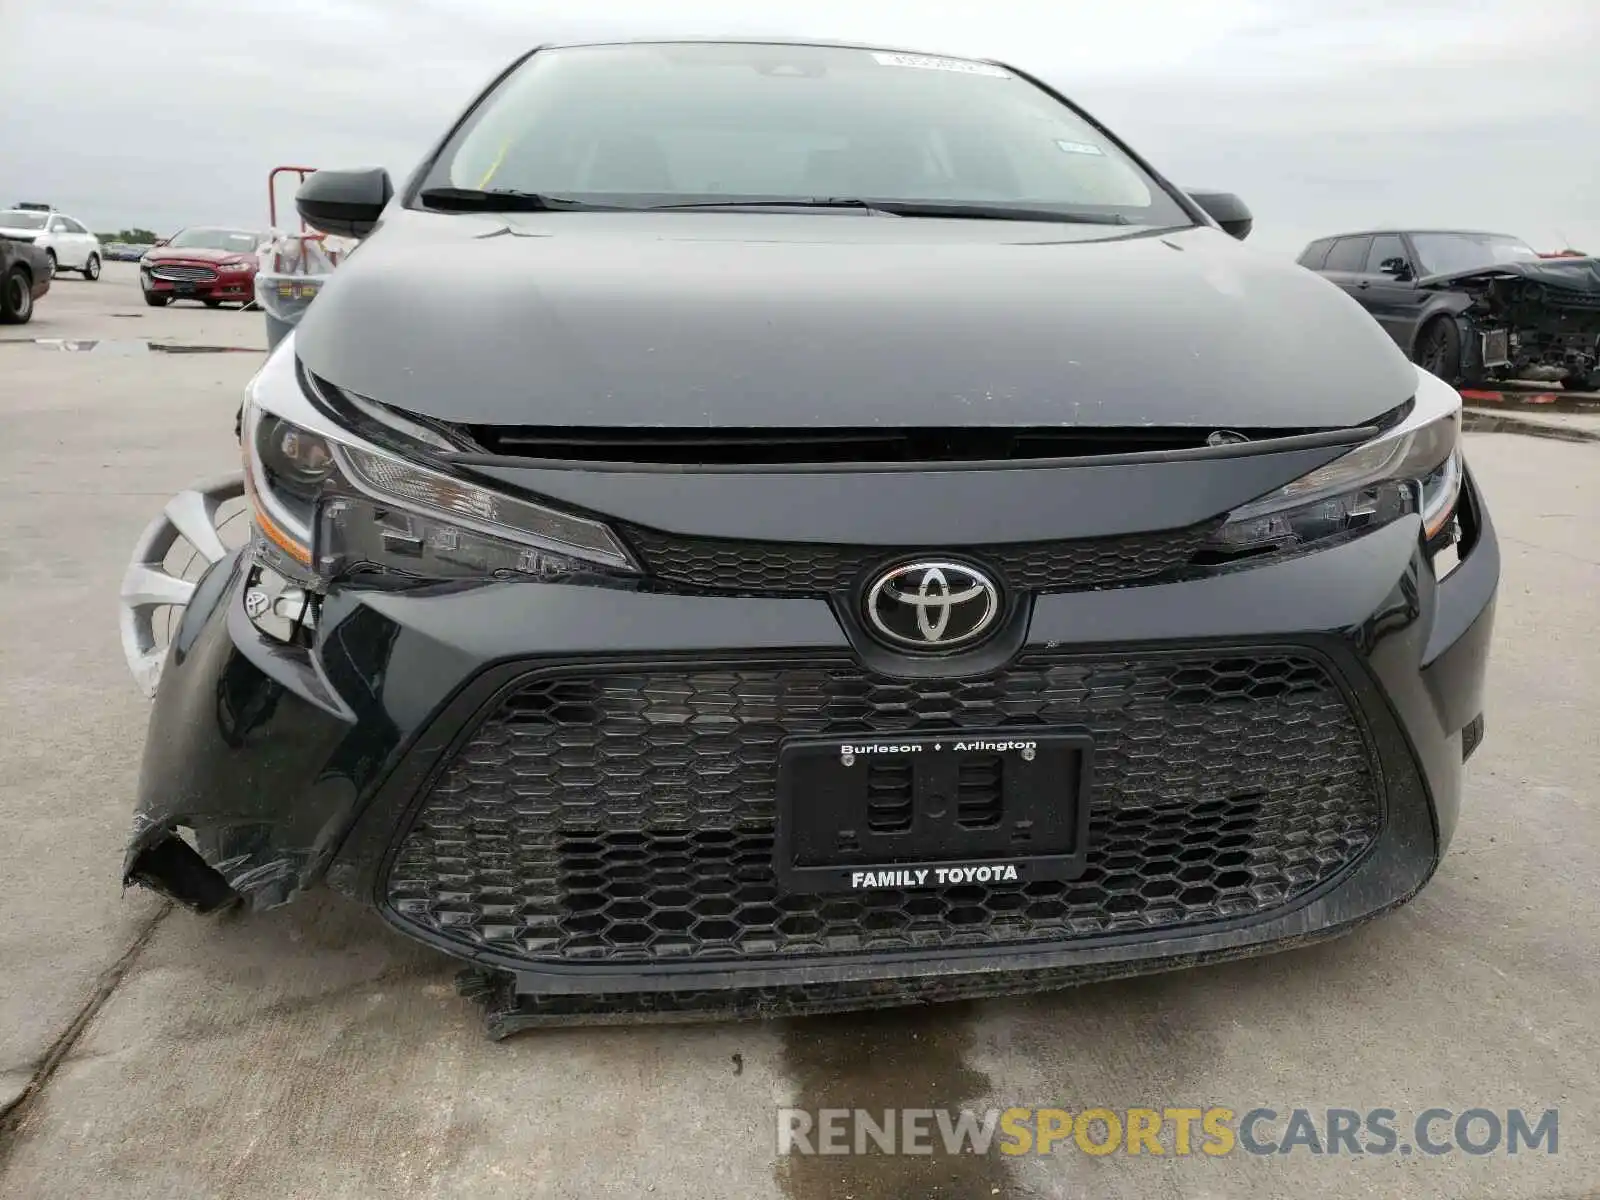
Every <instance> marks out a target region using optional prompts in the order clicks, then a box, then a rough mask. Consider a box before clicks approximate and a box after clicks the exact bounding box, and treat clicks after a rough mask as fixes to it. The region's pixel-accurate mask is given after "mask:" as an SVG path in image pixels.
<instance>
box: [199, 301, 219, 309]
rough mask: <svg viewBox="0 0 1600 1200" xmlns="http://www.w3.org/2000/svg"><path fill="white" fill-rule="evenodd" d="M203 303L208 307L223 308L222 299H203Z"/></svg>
mask: <svg viewBox="0 0 1600 1200" xmlns="http://www.w3.org/2000/svg"><path fill="white" fill-rule="evenodd" d="M201 303H202V304H204V305H205V306H206V307H207V308H221V307H222V301H221V300H203V301H201Z"/></svg>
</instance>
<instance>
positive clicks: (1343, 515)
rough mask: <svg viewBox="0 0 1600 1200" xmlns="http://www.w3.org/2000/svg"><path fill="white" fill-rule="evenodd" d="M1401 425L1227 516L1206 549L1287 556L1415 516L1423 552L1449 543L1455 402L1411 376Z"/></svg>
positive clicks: (1454, 489)
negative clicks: (1413, 388)
mask: <svg viewBox="0 0 1600 1200" xmlns="http://www.w3.org/2000/svg"><path fill="white" fill-rule="evenodd" d="M1417 376H1418V382H1417V393H1416V396H1415V397H1414V400H1413V403H1412V407H1411V411H1410V412H1409V413H1407V414H1406V417H1405V419H1404V420H1402V421H1400V422H1399V423H1398V424H1396V425H1395V426H1394V427H1393V428H1391V429H1387V430H1385V431H1384V432H1383V433H1381V434H1379V435H1378V436H1377V437H1375V438H1373V439H1372V440H1371V441H1369V442H1365V443H1363V444H1362V445H1360V446H1358V447H1357V448H1356V449H1354V450H1352V451H1350V452H1349V453H1348V454H1344V455H1341V456H1340V457H1339V458H1336V459H1334V460H1333V461H1332V462H1330V463H1328V464H1327V465H1326V466H1322V467H1318V468H1317V469H1316V470H1315V471H1312V472H1311V473H1310V474H1308V475H1304V476H1302V477H1301V478H1299V479H1296V480H1294V481H1293V482H1292V483H1288V484H1285V485H1284V486H1283V487H1281V488H1278V489H1277V490H1276V491H1273V492H1270V493H1268V494H1267V495H1265V496H1261V497H1259V498H1258V499H1256V500H1252V501H1251V502H1250V503H1249V504H1246V505H1243V506H1241V507H1240V508H1237V509H1235V510H1234V511H1233V512H1231V513H1229V514H1228V518H1227V521H1226V522H1225V523H1224V524H1223V525H1222V527H1221V528H1220V529H1219V530H1218V531H1217V532H1216V533H1215V534H1214V535H1213V536H1212V539H1211V543H1210V546H1209V547H1208V548H1209V549H1210V550H1211V551H1212V552H1213V554H1216V555H1220V556H1223V557H1226V558H1232V557H1246V556H1252V555H1255V554H1262V553H1274V552H1282V551H1290V550H1294V549H1297V548H1300V547H1309V546H1311V545H1312V544H1315V543H1320V542H1324V541H1327V540H1328V539H1331V538H1336V537H1341V536H1346V535H1352V534H1356V533H1360V532H1363V531H1365V530H1368V529H1372V528H1376V527H1377V526H1379V525H1385V524H1387V523H1388V522H1390V521H1392V520H1394V519H1396V518H1398V517H1401V516H1405V515H1407V514H1409V513H1416V514H1418V515H1419V516H1420V517H1421V518H1422V538H1423V541H1424V543H1426V544H1427V545H1429V546H1434V545H1437V544H1440V543H1441V542H1442V541H1447V540H1448V539H1449V534H1450V532H1451V530H1452V528H1453V523H1454V520H1455V516H1456V504H1457V502H1458V501H1459V499H1460V496H1461V482H1462V469H1463V468H1462V458H1461V397H1460V396H1459V395H1458V394H1457V393H1456V391H1455V389H1454V388H1452V387H1450V386H1449V385H1448V384H1446V383H1444V382H1442V381H1441V380H1439V379H1438V378H1437V377H1435V376H1433V375H1430V374H1428V373H1426V372H1424V371H1420V370H1419V371H1418V372H1417Z"/></svg>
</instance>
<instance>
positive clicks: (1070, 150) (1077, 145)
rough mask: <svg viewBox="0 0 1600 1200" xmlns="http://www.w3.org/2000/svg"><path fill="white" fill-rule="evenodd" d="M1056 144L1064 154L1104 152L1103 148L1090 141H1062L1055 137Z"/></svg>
mask: <svg viewBox="0 0 1600 1200" xmlns="http://www.w3.org/2000/svg"><path fill="white" fill-rule="evenodd" d="M1056 145H1057V146H1059V147H1060V148H1061V150H1062V151H1063V152H1064V153H1066V154H1100V155H1104V154H1105V151H1104V150H1102V149H1100V147H1099V146H1096V145H1094V144H1093V143H1092V142H1064V141H1062V140H1061V139H1060V138H1057V139H1056Z"/></svg>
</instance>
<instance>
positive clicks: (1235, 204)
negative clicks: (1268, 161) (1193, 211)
mask: <svg viewBox="0 0 1600 1200" xmlns="http://www.w3.org/2000/svg"><path fill="white" fill-rule="evenodd" d="M1189 199H1191V200H1193V201H1194V202H1195V203H1196V204H1198V205H1199V206H1200V207H1201V209H1202V210H1204V212H1205V214H1206V216H1208V217H1210V218H1211V219H1212V220H1213V221H1215V222H1216V223H1217V224H1218V225H1220V226H1222V232H1223V233H1226V234H1228V235H1229V236H1230V237H1236V238H1238V239H1239V240H1240V241H1241V242H1242V241H1244V239H1245V238H1247V237H1249V236H1250V231H1251V230H1252V229H1254V228H1255V223H1256V222H1255V217H1253V216H1252V215H1251V213H1250V209H1249V208H1248V207H1247V206H1246V205H1245V202H1244V201H1243V200H1241V199H1239V197H1237V196H1235V195H1234V194H1233V193H1232V192H1190V193H1189Z"/></svg>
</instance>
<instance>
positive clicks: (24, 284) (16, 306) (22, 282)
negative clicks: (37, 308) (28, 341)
mask: <svg viewBox="0 0 1600 1200" xmlns="http://www.w3.org/2000/svg"><path fill="white" fill-rule="evenodd" d="M31 320H33V279H32V278H31V277H30V276H29V275H28V272H27V270H26V269H25V268H23V267H12V268H11V270H9V271H7V272H6V276H5V278H4V279H0V325H26V324H27V323H28V322H29V321H31Z"/></svg>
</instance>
